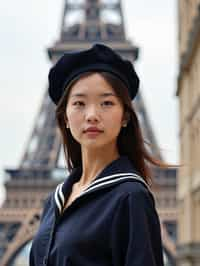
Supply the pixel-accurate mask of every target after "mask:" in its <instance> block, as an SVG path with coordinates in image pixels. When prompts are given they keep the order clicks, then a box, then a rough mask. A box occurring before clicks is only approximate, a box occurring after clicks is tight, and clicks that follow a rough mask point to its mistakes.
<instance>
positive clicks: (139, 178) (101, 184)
mask: <svg viewBox="0 0 200 266" xmlns="http://www.w3.org/2000/svg"><path fill="white" fill-rule="evenodd" d="M109 179H111V178H109ZM125 179H134V180H139V181H141V182H143V183H144V184H145V185H146V186H147V187H148V184H147V183H146V182H145V181H144V180H143V178H142V177H139V176H135V175H134V174H130V175H126V176H123V177H119V178H115V179H113V180H108V181H104V182H101V183H100V184H96V185H95V186H92V187H90V186H89V187H88V188H86V189H85V190H84V191H83V192H82V193H81V194H80V195H79V196H81V195H83V194H85V193H87V192H89V191H91V190H93V189H95V188H98V187H101V186H104V185H107V184H112V183H116V182H118V181H121V180H125Z"/></svg>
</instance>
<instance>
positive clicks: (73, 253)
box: [29, 156, 164, 266]
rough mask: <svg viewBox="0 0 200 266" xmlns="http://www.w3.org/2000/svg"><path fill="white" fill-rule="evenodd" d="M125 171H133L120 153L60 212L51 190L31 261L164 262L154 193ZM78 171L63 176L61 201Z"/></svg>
mask: <svg viewBox="0 0 200 266" xmlns="http://www.w3.org/2000/svg"><path fill="white" fill-rule="evenodd" d="M130 173H132V174H133V175H135V174H138V173H136V171H135V169H134V167H133V165H132V163H131V162H130V161H129V159H128V157H127V156H120V157H119V158H118V159H116V160H114V161H113V162H112V163H110V164H109V165H108V166H106V167H105V168H104V169H103V171H102V172H101V173H100V174H99V175H98V176H97V177H96V179H95V180H94V182H95V181H96V184H97V185H96V184H95V183H94V184H93V185H92V184H91V186H90V189H88V190H86V191H85V193H83V194H82V195H81V196H80V197H78V198H76V199H75V200H74V201H73V202H72V204H71V205H69V206H68V207H67V209H65V210H64V212H63V213H61V212H60V211H59V208H58V205H57V203H56V201H55V192H54V191H53V192H51V193H50V194H49V196H48V198H47V200H46V202H45V205H44V209H43V213H42V217H41V222H40V226H39V229H38V231H37V233H36V235H35V237H34V239H33V244H32V247H31V252H30V258H29V261H30V266H41V265H48V266H163V265H164V263H163V253H162V252H163V248H162V241H161V232H160V221H159V218H158V214H157V211H156V209H155V201H154V196H153V194H152V192H151V191H150V189H149V187H148V185H146V184H145V183H144V182H141V181H140V180H139V179H134V178H131V177H130V178H127V179H126V178H125V176H126V175H127V176H128V175H129V174H130ZM80 175H81V168H77V169H75V170H74V171H73V172H72V173H71V174H70V175H69V177H68V178H67V179H66V180H65V181H64V183H63V185H62V192H63V194H64V197H65V200H67V198H68V196H69V194H70V191H71V188H72V185H73V183H74V182H76V181H78V180H79V178H80ZM105 178H106V182H105ZM107 178H108V180H109V181H107Z"/></svg>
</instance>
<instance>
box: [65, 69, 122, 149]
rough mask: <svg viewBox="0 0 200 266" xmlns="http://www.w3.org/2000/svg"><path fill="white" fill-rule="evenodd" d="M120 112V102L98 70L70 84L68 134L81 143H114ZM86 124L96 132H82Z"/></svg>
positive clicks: (91, 145) (85, 128) (95, 145)
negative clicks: (69, 132) (97, 130)
mask: <svg viewBox="0 0 200 266" xmlns="http://www.w3.org/2000/svg"><path fill="white" fill-rule="evenodd" d="M123 114H124V111H123V106H122V103H121V102H120V100H119V99H118V98H117V96H116V94H115V92H114V90H113V88H112V87H111V85H110V84H109V83H108V82H107V81H106V80H105V79H104V78H103V77H102V76H101V74H99V73H92V74H90V75H89V76H87V77H82V78H80V79H79V80H77V81H76V82H75V83H74V84H73V85H72V87H71V90H70V93H69V96H68V101H67V107H66V116H67V120H68V126H69V128H70V131H71V134H72V136H73V137H74V139H75V140H76V141H77V142H79V143H80V145H81V146H82V147H85V148H95V147H96V148H99V147H103V146H105V145H108V147H109V145H113V144H114V145H116V141H117V136H118V135H119V132H120V130H121V127H122V123H123ZM89 127H95V128H97V129H99V130H100V132H85V130H87V129H88V128H89Z"/></svg>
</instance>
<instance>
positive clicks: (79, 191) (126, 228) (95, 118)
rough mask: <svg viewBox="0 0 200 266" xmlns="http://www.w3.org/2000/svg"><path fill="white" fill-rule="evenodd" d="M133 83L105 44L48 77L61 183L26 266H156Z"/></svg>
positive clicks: (157, 243)
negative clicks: (62, 167)
mask: <svg viewBox="0 0 200 266" xmlns="http://www.w3.org/2000/svg"><path fill="white" fill-rule="evenodd" d="M138 87H139V78H138V76H137V74H136V72H135V70H134V68H133V66H132V64H131V63H130V61H128V60H124V59H123V58H121V57H120V56H119V55H118V54H117V53H115V52H114V51H113V50H112V49H111V48H110V47H107V46H105V45H103V44H95V45H93V46H92V47H91V48H90V49H88V50H83V51H78V52H72V53H66V54H65V55H64V56H63V57H62V58H61V59H59V60H58V62H57V63H56V64H55V66H53V68H52V69H51V70H50V73H49V95H50V97H51V99H52V101H53V102H54V103H55V104H56V105H57V109H56V118H57V123H58V127H59V129H60V132H61V135H62V140H63V145H64V152H65V157H66V161H67V167H68V169H69V171H70V174H69V176H68V178H67V179H66V180H65V181H64V182H63V183H61V184H58V186H57V188H56V190H55V191H54V192H52V193H51V194H50V195H49V197H48V198H47V200H46V202H45V206H44V209H43V214H42V217H41V223H40V227H39V230H38V232H37V234H36V235H35V237H34V240H33V244H32V248H31V252H30V266H38V265H49V266H64V265H65V266H70V265H71V266H72V265H73V266H111V265H112V266H147V265H148V266H162V265H163V254H162V242H161V233H160V222H159V218H158V214H157V211H156V209H155V202H154V196H153V194H152V192H151V190H150V186H149V182H150V171H149V168H148V165H147V163H149V162H150V163H152V164H154V165H156V166H160V167H164V166H165V167H167V166H168V165H165V164H164V163H162V162H159V161H157V160H156V159H153V158H152V157H151V155H150V154H149V153H148V152H147V149H146V147H145V145H144V141H143V139H142V133H141V129H140V126H139V123H138V119H137V116H136V113H135V112H134V109H133V106H132V102H131V100H133V99H134V98H135V96H136V94H137V92H138Z"/></svg>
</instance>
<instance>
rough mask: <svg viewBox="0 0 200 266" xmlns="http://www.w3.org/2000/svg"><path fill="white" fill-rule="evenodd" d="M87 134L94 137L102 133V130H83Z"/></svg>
mask: <svg viewBox="0 0 200 266" xmlns="http://www.w3.org/2000/svg"><path fill="white" fill-rule="evenodd" d="M85 133H86V134H87V135H88V136H91V137H96V136H97V135H99V134H100V133H102V131H99V130H88V131H86V132H85Z"/></svg>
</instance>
